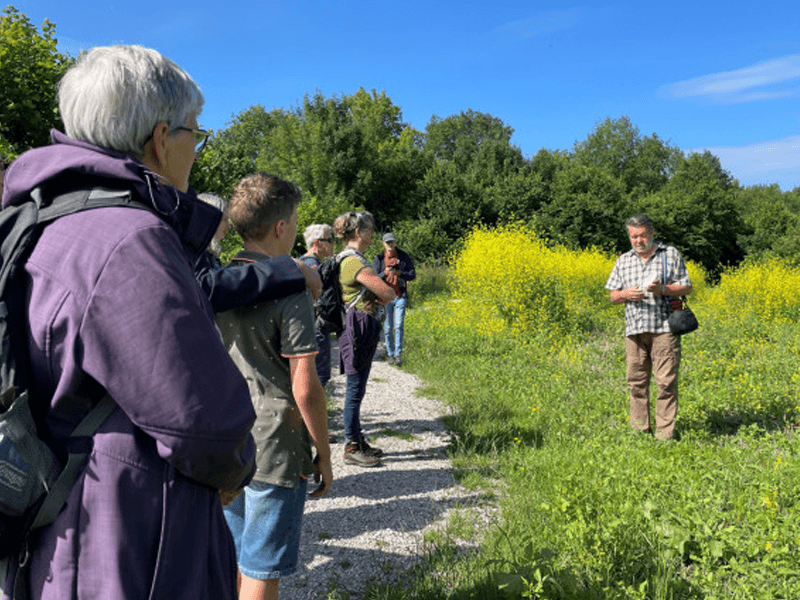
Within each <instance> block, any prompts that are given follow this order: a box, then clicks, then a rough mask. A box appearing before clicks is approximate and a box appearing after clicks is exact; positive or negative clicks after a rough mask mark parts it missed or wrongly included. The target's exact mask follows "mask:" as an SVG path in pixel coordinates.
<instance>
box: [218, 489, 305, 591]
mask: <svg viewBox="0 0 800 600" xmlns="http://www.w3.org/2000/svg"><path fill="white" fill-rule="evenodd" d="M307 491H308V480H307V479H301V480H300V482H299V485H298V487H297V488H295V489H292V488H285V487H280V486H277V485H270V484H268V483H263V482H260V481H251V482H250V485H248V486H246V487H245V488H244V492H243V493H242V494H239V495H238V496H237V497H236V499H235V500H234V501H233V502H232V503H231V504H229V505H228V506H226V507H225V508H224V509H223V511H224V513H225V520H226V521H227V522H228V527H229V528H230V530H231V534H232V535H233V541H234V543H235V544H236V560H237V562H238V564H239V571H241V572H242V573H243V574H244V575H247V576H248V577H250V578H251V579H260V580H265V579H278V578H280V577H284V576H286V575H291V574H292V573H294V572H295V571H296V570H297V562H298V556H299V553H300V530H301V529H302V524H303V507H304V506H305V503H306V493H307Z"/></svg>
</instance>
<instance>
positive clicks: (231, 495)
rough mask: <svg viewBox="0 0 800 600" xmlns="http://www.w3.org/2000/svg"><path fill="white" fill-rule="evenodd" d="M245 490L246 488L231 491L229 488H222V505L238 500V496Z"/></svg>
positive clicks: (220, 499)
mask: <svg viewBox="0 0 800 600" xmlns="http://www.w3.org/2000/svg"><path fill="white" fill-rule="evenodd" d="M243 491H244V488H242V489H240V490H236V491H235V492H229V491H228V490H220V491H219V501H220V503H222V506H228V504H230V503H231V502H233V501H234V500H236V496H238V495H239V494H241V493H242V492H243Z"/></svg>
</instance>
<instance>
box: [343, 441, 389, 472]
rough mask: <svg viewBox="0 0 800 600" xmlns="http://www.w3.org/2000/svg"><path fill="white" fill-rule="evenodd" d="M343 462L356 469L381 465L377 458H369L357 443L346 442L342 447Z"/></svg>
mask: <svg viewBox="0 0 800 600" xmlns="http://www.w3.org/2000/svg"><path fill="white" fill-rule="evenodd" d="M344 462H345V463H347V464H348V465H356V466H358V467H377V466H378V465H379V464H381V461H380V459H379V458H378V457H377V456H370V455H368V454H367V453H366V452H364V450H363V449H362V448H361V444H360V443H359V442H348V443H347V445H346V446H345V447H344Z"/></svg>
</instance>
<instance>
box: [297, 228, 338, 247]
mask: <svg viewBox="0 0 800 600" xmlns="http://www.w3.org/2000/svg"><path fill="white" fill-rule="evenodd" d="M332 237H333V227H331V226H330V225H328V224H327V223H321V224H320V223H316V224H314V225H309V226H308V227H306V230H305V231H304V232H303V239H304V240H305V242H306V249H307V250H311V246H313V245H314V242H316V241H317V240H327V239H331V238H332Z"/></svg>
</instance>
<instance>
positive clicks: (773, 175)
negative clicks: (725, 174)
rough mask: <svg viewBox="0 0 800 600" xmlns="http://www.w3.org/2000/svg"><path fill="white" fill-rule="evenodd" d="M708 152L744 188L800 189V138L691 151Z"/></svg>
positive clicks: (791, 137) (792, 137) (794, 136)
mask: <svg viewBox="0 0 800 600" xmlns="http://www.w3.org/2000/svg"><path fill="white" fill-rule="evenodd" d="M703 150H708V151H709V152H711V153H712V154H714V155H716V156H717V157H719V160H720V163H722V168H723V169H725V170H727V171H729V172H730V173H731V175H733V176H734V177H735V178H736V179H738V180H739V183H741V184H742V185H746V186H747V185H760V184H763V185H769V184H773V183H777V184H778V185H780V187H781V189H782V190H784V191H789V190H792V189H794V188H796V187H800V135H792V136H789V137H785V138H782V139H779V140H770V141H765V142H758V143H756V144H748V145H746V146H709V147H706V148H693V149H692V150H690V152H702V151H703Z"/></svg>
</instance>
